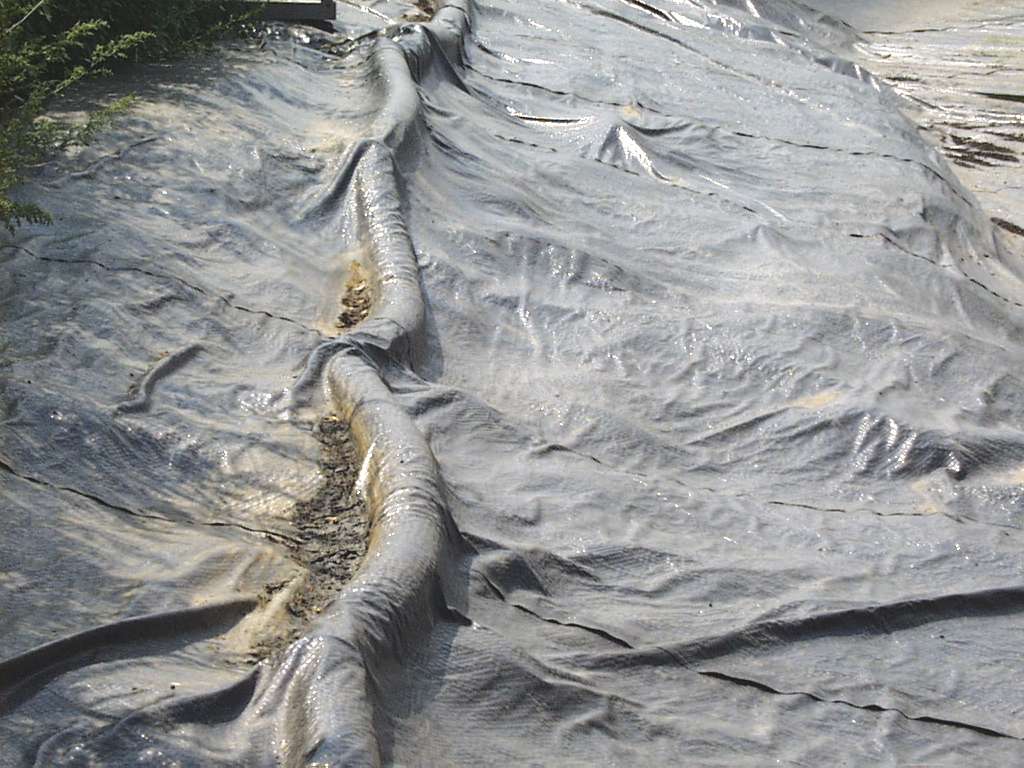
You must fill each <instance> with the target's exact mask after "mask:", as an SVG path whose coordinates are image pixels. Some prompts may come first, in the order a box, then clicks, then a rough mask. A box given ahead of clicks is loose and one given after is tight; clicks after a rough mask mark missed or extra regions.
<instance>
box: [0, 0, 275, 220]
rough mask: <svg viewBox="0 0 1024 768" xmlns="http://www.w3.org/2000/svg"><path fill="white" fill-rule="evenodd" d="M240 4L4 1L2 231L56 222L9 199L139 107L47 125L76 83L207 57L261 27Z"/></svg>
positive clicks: (226, 0)
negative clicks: (244, 30)
mask: <svg viewBox="0 0 1024 768" xmlns="http://www.w3.org/2000/svg"><path fill="white" fill-rule="evenodd" d="M256 12H258V6H253V5H252V4H251V3H243V2H239V0H0V225H3V226H4V227H5V228H6V229H7V230H9V231H10V232H14V229H15V227H16V226H17V225H19V224H21V223H23V222H37V223H42V222H47V221H49V216H48V215H47V214H46V212H45V211H44V210H43V209H41V208H40V207H39V206H37V205H34V204H31V203H19V202H15V201H14V200H12V199H10V198H9V197H8V193H9V192H10V190H11V189H12V188H13V187H14V186H15V185H16V184H17V183H18V182H19V181H20V180H21V177H22V173H23V172H24V170H25V169H26V168H27V167H29V166H31V165H34V164H37V163H40V162H42V161H44V160H45V159H46V158H47V157H48V156H49V155H51V154H52V153H53V152H55V151H59V150H60V149H63V148H66V147H69V146H72V145H75V144H84V143H86V142H88V141H89V140H90V139H91V138H92V136H93V135H94V134H95V133H96V131H97V130H99V129H100V128H101V127H103V126H104V125H105V124H107V123H108V122H109V121H110V119H111V118H112V117H113V116H114V115H116V114H118V113H119V112H122V111H124V110H125V109H126V108H127V107H128V106H129V104H130V103H131V98H130V97H126V98H122V99H119V100H117V101H115V102H114V103H112V104H109V105H107V106H105V107H103V108H101V109H98V110H96V111H94V112H93V113H92V114H90V115H89V116H88V118H87V119H86V121H85V122H83V123H77V124H71V123H68V122H65V121H61V120H56V119H54V118H52V117H48V116H47V115H46V111H47V109H48V108H50V107H51V106H53V105H54V104H55V102H57V101H58V100H59V99H60V97H61V96H62V95H63V94H65V93H67V91H68V90H69V89H70V88H71V87H72V86H73V85H75V84H76V83H78V82H80V81H82V80H84V79H86V78H90V77H97V76H102V75H108V74H110V73H111V71H112V69H113V68H114V67H116V66H117V65H118V63H120V62H125V61H153V60H159V59H169V58H176V57H179V56H182V55H185V54H188V53H192V52H195V51H198V50H202V49H203V48H206V47H208V46H210V45H211V44H212V43H213V42H214V41H215V40H217V39H219V38H221V37H223V36H224V35H225V34H228V33H230V32H234V31H237V30H239V29H240V28H241V26H242V24H243V23H244V22H245V21H247V20H249V19H252V18H253V17H254V14H255V13H256Z"/></svg>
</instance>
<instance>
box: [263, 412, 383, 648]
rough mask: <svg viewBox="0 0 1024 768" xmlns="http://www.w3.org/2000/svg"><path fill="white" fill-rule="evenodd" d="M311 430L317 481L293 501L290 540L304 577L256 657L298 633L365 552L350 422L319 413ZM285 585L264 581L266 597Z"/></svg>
mask: <svg viewBox="0 0 1024 768" xmlns="http://www.w3.org/2000/svg"><path fill="white" fill-rule="evenodd" d="M313 434H314V436H315V437H316V439H317V442H319V443H320V461H319V468H320V477H321V480H320V485H319V486H318V487H317V489H316V492H315V493H314V494H313V496H311V497H310V498H308V499H305V500H303V501H300V502H298V503H296V505H295V510H294V518H293V520H294V524H295V529H296V533H297V534H298V535H297V536H296V543H295V544H293V545H290V549H291V551H292V557H293V558H294V559H295V560H296V561H297V562H299V563H300V564H301V565H302V566H303V567H304V568H305V569H306V571H307V574H306V578H305V581H304V583H303V584H302V585H301V586H300V587H299V588H298V589H295V590H294V592H292V594H291V595H290V596H289V598H288V602H287V604H286V608H287V613H288V623H287V626H285V627H284V628H283V629H282V630H281V631H280V632H279V633H277V634H276V635H275V637H273V638H272V639H265V640H264V641H262V642H261V643H259V644H258V645H257V647H256V648H255V649H254V654H253V655H254V657H256V658H266V657H268V656H273V655H275V654H276V653H277V652H279V651H281V650H283V649H284V648H286V647H287V646H288V645H289V644H291V643H292V642H293V641H294V640H296V639H298V638H299V636H300V635H301V634H302V632H303V630H305V629H306V628H307V627H308V626H309V624H310V623H311V622H312V621H313V620H315V618H316V617H317V616H318V615H319V614H320V613H321V612H322V611H323V610H324V609H325V608H326V607H327V606H328V605H329V604H330V602H331V600H333V599H334V597H335V596H336V595H337V594H338V592H339V591H340V590H341V588H342V587H344V585H345V584H346V583H347V582H348V581H349V580H350V579H351V578H352V577H353V576H354V575H355V573H356V571H357V570H358V569H359V565H360V564H361V563H362V561H363V557H364V556H365V555H366V548H367V541H368V538H369V528H370V526H369V521H368V517H367V513H366V506H365V504H364V502H363V499H362V497H361V496H360V495H359V493H358V491H357V490H356V478H357V477H358V473H359V462H358V456H357V454H356V449H355V444H354V443H353V441H352V434H351V431H350V429H349V425H348V424H347V423H346V422H345V421H343V420H342V419H340V418H338V417H337V416H335V415H333V414H331V415H327V416H324V417H323V418H322V419H320V421H319V422H318V423H317V425H316V426H315V427H314V429H313ZM285 586H286V584H285V583H279V584H270V585H268V586H267V587H266V588H265V590H264V597H265V598H266V599H268V600H269V599H271V598H272V596H273V595H274V594H275V593H276V592H278V591H279V590H281V589H282V588H284V587H285Z"/></svg>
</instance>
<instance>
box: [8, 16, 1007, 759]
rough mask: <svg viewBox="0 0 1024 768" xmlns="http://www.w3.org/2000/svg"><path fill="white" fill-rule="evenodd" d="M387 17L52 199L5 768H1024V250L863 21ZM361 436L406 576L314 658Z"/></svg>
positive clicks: (378, 548)
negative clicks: (322, 547) (289, 626)
mask: <svg viewBox="0 0 1024 768" xmlns="http://www.w3.org/2000/svg"><path fill="white" fill-rule="evenodd" d="M382 7H383V8H385V10H387V9H389V8H391V9H392V10H394V8H393V7H392V6H387V5H384V6H381V5H380V4H377V5H376V6H374V5H367V6H366V8H365V9H364V10H359V9H352V8H348V9H344V8H343V12H342V13H340V14H339V22H338V25H339V34H337V35H330V34H326V33H323V34H321V33H317V32H314V31H307V32H292V33H286V32H280V33H279V34H278V35H277V37H276V38H274V39H270V40H268V41H266V43H265V44H264V45H261V46H244V45H241V46H234V47H233V48H231V49H229V50H226V51H225V52H224V54H223V55H222V56H221V57H220V58H216V59H211V60H204V61H201V62H199V63H197V64H193V65H176V66H174V67H165V68H149V69H140V70H138V74H137V81H136V82H130V81H122V83H121V84H120V85H121V86H123V87H125V88H133V89H135V90H137V91H138V92H139V93H140V101H139V105H138V107H137V108H136V110H135V111H134V112H133V114H132V116H131V117H130V119H128V120H127V121H126V122H125V123H123V124H121V125H120V126H119V127H118V128H117V129H116V130H114V131H112V132H111V133H110V134H109V135H108V136H106V137H105V138H104V139H103V140H102V141H100V142H99V143H98V144H97V145H95V146H94V147H91V148H89V149H87V150H83V151H81V152H79V153H78V154H76V155H74V156H69V157H66V158H63V159H61V160H59V161H58V162H56V163H54V164H51V165H49V166H47V167H45V168H43V169H41V170H40V172H39V174H38V175H37V177H36V178H35V179H34V180H33V181H32V182H31V183H30V184H29V185H27V186H26V188H25V190H24V193H25V194H31V195H35V196H36V197H37V198H39V199H42V200H43V202H44V203H45V204H46V205H47V206H48V207H49V209H50V210H51V211H52V212H53V213H54V215H55V224H54V225H53V226H51V227H31V228H26V229H22V230H20V231H19V232H18V234H17V235H16V236H13V237H9V238H6V239H5V240H3V241H2V245H0V256H2V263H3V279H2V284H0V290H2V301H0V307H2V309H0V312H2V318H0V328H2V334H3V340H2V347H0V348H2V350H3V353H2V361H0V363H2V366H3V373H2V379H0V413H2V431H0V462H2V465H0V494H2V499H3V505H2V508H3V525H4V527H3V539H2V545H0V615H2V616H3V622H2V623H0V641H2V643H0V656H2V658H3V661H2V662H0V689H2V693H0V697H2V698H0V764H2V765H5V766H7V765H10V766H20V765H37V766H62V765H69V766H92V765H129V764H130V765H155V766H179V765H180V766H279V765H284V766H300V765H318V766H325V765H331V766H342V765H345V766H350V765H353V766H354V765H392V764H393V765H443V764H456V765H479V764H511V763H517V764H524V765H560V766H561V765H594V764H606V765H702V766H703V765H707V766H712V765H721V766H763V765H768V764H771V765H805V766H807V765H836V764H842V765H923V764H927V765H936V766H937V765H946V766H962V765H965V764H968V763H969V762H974V763H975V764H978V765H1017V764H1020V763H1021V762H1022V761H1024V744H1022V741H1021V740H1022V739H1024V718H1022V714H1021V713H1022V711H1024V686H1022V685H1020V684H1019V683H1020V676H1021V672H1022V669H1024V657H1022V654H1024V573H1022V567H1024V533H1022V530H1021V526H1022V520H1024V390H1022V386H1021V384H1022V382H1021V370H1022V364H1024V346H1022V340H1024V339H1022V326H1024V307H1022V302H1024V285H1022V283H1021V275H1022V267H1024V265H1022V263H1021V261H1020V257H1019V253H1015V252H1013V251H1011V250H1010V246H1009V245H1008V244H1009V242H1010V240H1009V238H1010V237H1012V235H1011V234H1010V233H1007V232H1005V231H997V230H996V229H995V228H994V227H993V225H992V223H991V222H990V220H989V218H988V216H987V215H986V213H985V211H983V210H982V208H981V207H980V206H979V204H978V202H977V200H976V198H975V197H974V195H973V194H972V193H971V192H970V191H969V190H968V189H967V188H966V187H965V186H964V185H963V184H962V183H961V182H960V181H959V180H958V177H957V175H956V173H955V172H954V171H953V169H952V167H951V165H950V164H949V162H948V161H947V160H946V159H945V158H944V157H943V155H942V154H941V152H940V151H939V149H938V148H937V147H935V146H933V145H932V144H931V143H929V142H928V141H927V140H926V139H925V138H924V137H922V135H921V133H920V132H919V131H918V129H917V127H916V126H915V125H914V124H913V123H912V122H911V121H910V120H908V119H907V117H905V116H904V114H903V112H902V111H901V107H902V106H903V103H902V101H901V99H900V97H899V96H898V95H897V94H895V93H894V92H892V91H891V90H890V89H889V87H888V86H887V85H885V84H884V83H883V82H882V81H880V80H879V79H877V78H876V77H875V76H874V75H873V74H872V73H871V72H870V71H868V70H867V69H865V68H863V67H862V66H861V65H859V64H856V63H853V49H852V46H853V45H854V44H855V42H856V41H857V31H856V29H855V28H853V27H852V26H850V25H849V24H847V23H845V22H843V21H840V20H838V19H835V18H832V17H830V16H828V15H826V14H825V13H823V12H822V11H815V10H811V9H810V8H808V7H807V6H804V5H801V4H799V3H796V2H789V1H788V0H745V1H744V2H738V1H737V2H726V1H725V0H720V1H718V2H716V1H715V0H687V1H686V2H682V1H679V2H676V1H674V0H645V1H644V2H640V1H639V0H565V1H563V2H542V1H541V0H529V1H527V0H514V1H513V0H474V1H473V2H468V1H467V2H458V3H452V4H449V5H446V6H444V7H443V8H442V9H441V10H439V11H438V12H437V14H436V15H435V16H434V18H433V19H432V20H431V21H430V22H428V23H412V22H406V21H403V20H402V19H401V18H399V17H398V15H399V14H400V13H405V14H406V18H407V19H408V18H409V17H410V9H409V8H408V7H399V8H398V10H397V11H396V12H395V14H394V16H395V18H389V17H388V14H387V13H385V12H384V11H382V10H380V8H382ZM413 10H416V9H413ZM353 14H354V15H357V16H358V15H359V14H362V15H361V17H360V18H361V19H362V21H361V22H360V24H364V25H365V26H359V25H358V24H356V25H355V26H354V27H353V28H352V31H347V29H346V27H345V24H346V19H347V18H349V17H350V16H352V15H353ZM412 15H415V14H414V13H413V14H412ZM357 265H358V266H357ZM356 269H361V270H363V271H364V272H365V273H366V274H367V275H369V276H370V282H371V283H372V286H373V291H372V292H373V297H374V303H373V308H372V311H371V313H370V316H369V317H368V318H367V319H366V320H364V321H363V322H362V323H360V324H358V325H356V326H355V327H354V328H352V329H349V330H347V331H345V332H342V333H339V332H338V329H337V328H336V327H335V325H334V322H333V321H334V318H335V317H336V316H337V314H338V312H339V297H340V296H341V295H342V293H343V286H344V285H345V282H346V278H347V276H348V275H350V274H351V273H352V272H353V270H356ZM329 412H334V413H337V414H339V415H340V416H341V417H342V418H343V419H344V420H346V421H348V422H350V423H351V427H352V435H353V439H354V441H355V450H356V452H357V455H358V457H359V462H360V467H361V468H360V471H359V477H358V488H359V490H360V492H361V493H362V494H363V497H364V498H365V504H366V509H367V513H368V514H369V516H370V519H371V522H372V535H371V539H370V544H369V547H370V549H369V554H368V555H367V558H366V560H365V562H364V563H363V565H362V567H361V568H360V570H359V571H358V573H357V574H356V576H355V578H354V579H353V580H352V581H351V582H350V583H349V584H348V586H347V587H346V588H344V589H343V590H342V591H341V592H340V593H339V594H338V596H337V597H336V599H334V600H331V601H328V602H325V604H324V605H323V606H322V610H320V613H319V616H318V618H317V619H316V620H315V621H314V622H313V623H311V624H310V625H308V626H306V627H304V628H303V630H302V636H301V638H300V639H298V640H297V641H296V642H294V643H291V644H289V645H287V646H286V647H284V648H283V649H279V650H276V651H274V652H268V653H264V652H261V650H260V649H261V648H268V647H274V644H273V642H272V639H273V637H274V636H275V634H276V633H277V634H279V633H280V631H281V629H280V627H281V626H283V625H284V624H285V623H286V622H287V620H288V619H287V617H286V616H284V613H286V611H284V610H283V608H282V603H281V599H280V597H279V596H280V595H281V594H284V593H287V592H288V591H289V590H295V589H298V590H301V589H303V588H304V585H305V584H306V582H305V581H304V579H305V576H304V566H303V565H302V563H301V562H300V561H299V560H296V558H295V557H294V552H295V547H296V546H301V544H302V539H301V535H300V532H298V531H297V528H296V524H295V521H294V509H295V504H296V501H297V500H301V499H303V498H306V497H307V496H309V494H311V493H312V492H313V490H314V489H315V487H316V486H317V483H318V482H319V480H318V472H317V451H318V446H317V440H316V438H315V435H314V430H313V428H312V427H313V424H314V423H315V422H316V420H317V418H319V417H320V416H322V415H323V414H325V413H329Z"/></svg>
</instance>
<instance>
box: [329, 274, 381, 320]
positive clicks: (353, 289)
mask: <svg viewBox="0 0 1024 768" xmlns="http://www.w3.org/2000/svg"><path fill="white" fill-rule="evenodd" d="M371 306H373V296H372V295H371V291H370V284H369V282H368V281H367V279H366V273H365V272H364V271H363V268H362V267H361V266H359V263H358V262H355V263H353V264H352V269H351V271H350V272H349V276H348V281H347V282H346V283H345V293H344V294H343V295H342V299H341V312H339V313H338V319H337V321H336V322H335V325H336V326H337V327H338V328H339V329H341V330H345V329H346V328H351V327H352V326H354V325H356V324H358V323H360V322H362V321H363V320H365V319H366V318H367V316H368V315H369V314H370V307H371Z"/></svg>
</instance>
